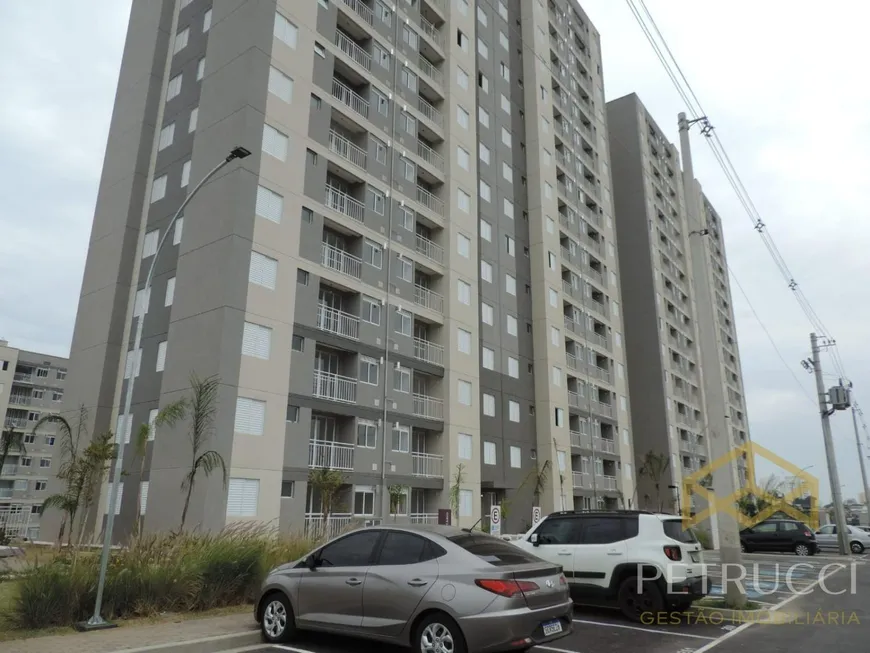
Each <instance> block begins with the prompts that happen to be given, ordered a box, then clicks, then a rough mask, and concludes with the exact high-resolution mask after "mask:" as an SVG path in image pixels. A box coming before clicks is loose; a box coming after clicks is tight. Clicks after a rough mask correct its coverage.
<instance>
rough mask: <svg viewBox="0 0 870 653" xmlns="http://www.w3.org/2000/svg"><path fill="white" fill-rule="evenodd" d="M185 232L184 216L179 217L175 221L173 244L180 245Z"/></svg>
mask: <svg viewBox="0 0 870 653" xmlns="http://www.w3.org/2000/svg"><path fill="white" fill-rule="evenodd" d="M183 232H184V217H180V218H178V220H176V221H175V230H174V231H173V232H172V244H173V245H180V244H181V236H182V233H183Z"/></svg>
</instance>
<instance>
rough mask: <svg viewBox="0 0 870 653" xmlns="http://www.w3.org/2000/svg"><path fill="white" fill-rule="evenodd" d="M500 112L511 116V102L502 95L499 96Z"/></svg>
mask: <svg viewBox="0 0 870 653" xmlns="http://www.w3.org/2000/svg"><path fill="white" fill-rule="evenodd" d="M501 110H502V111H504V112H505V113H506V114H508V115H511V101H510V100H508V99H507V96H506V95H504V94H502V96H501Z"/></svg>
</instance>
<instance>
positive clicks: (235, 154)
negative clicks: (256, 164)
mask: <svg viewBox="0 0 870 653" xmlns="http://www.w3.org/2000/svg"><path fill="white" fill-rule="evenodd" d="M250 155H251V150H249V149H247V148H244V147H242V146H241V145H237V146H236V147H234V148H233V149H232V150H230V153H229V156H227V161H232V160H233V159H244V158H245V157H247V156H250Z"/></svg>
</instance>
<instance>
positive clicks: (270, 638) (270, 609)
mask: <svg viewBox="0 0 870 653" xmlns="http://www.w3.org/2000/svg"><path fill="white" fill-rule="evenodd" d="M261 610H262V612H261V613H260V632H261V633H262V634H263V639H264V640H265V641H267V642H269V643H270V644H279V643H284V642H289V641H290V640H291V639H293V636H294V635H295V634H296V621H295V619H294V617H293V608H292V607H291V606H290V601H289V599H288V598H287V597H286V596H285V595H284V594H282V593H281V592H274V593H272V594H269V595H268V596H267V597H266V598H265V599H263V604H262V608H261Z"/></svg>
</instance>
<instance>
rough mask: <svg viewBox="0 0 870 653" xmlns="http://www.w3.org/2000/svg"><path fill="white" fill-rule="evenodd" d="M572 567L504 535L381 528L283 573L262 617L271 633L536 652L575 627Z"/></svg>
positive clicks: (265, 590) (442, 652)
mask: <svg viewBox="0 0 870 653" xmlns="http://www.w3.org/2000/svg"><path fill="white" fill-rule="evenodd" d="M572 616H573V604H572V602H571V598H570V596H569V591H568V583H567V581H566V579H565V576H564V574H563V573H562V568H561V567H560V566H557V565H553V564H551V563H548V562H544V561H543V560H541V559H540V558H537V557H535V556H534V555H532V554H530V553H527V552H525V551H522V550H521V549H519V548H518V547H515V546H513V545H512V544H510V543H508V542H504V541H502V540H500V539H498V538H495V537H491V536H489V535H485V534H483V533H478V532H469V531H467V530H460V529H457V528H452V527H449V526H378V527H370V528H363V529H360V530H356V531H353V532H351V533H348V534H346V535H343V536H341V537H338V538H336V539H334V540H332V541H330V542H328V543H327V544H325V545H324V546H322V547H320V548H318V549H315V550H314V551H312V552H311V553H309V554H308V555H307V556H305V557H304V558H302V559H301V560H297V561H294V562H289V563H287V564H284V565H281V566H280V567H278V568H276V569H273V570H272V571H271V572H270V573H269V575H268V577H267V578H266V580H265V581H264V582H263V585H262V588H261V591H260V596H259V599H258V601H257V604H256V606H255V617H256V619H257V622H258V623H259V624H260V626H261V630H262V634H263V639H264V640H265V641H267V642H270V643H278V642H281V643H286V642H289V641H292V639H293V637H294V636H295V635H296V633H297V631H298V630H300V629H310V630H318V631H324V632H331V633H335V634H341V635H351V636H356V637H364V638H367V639H373V640H379V641H382V642H387V643H392V644H399V645H403V646H411V648H412V649H413V650H414V651H418V652H419V653H424V652H425V653H468V652H469V651H474V653H499V652H501V651H526V650H528V649H529V648H531V647H532V646H535V645H537V644H543V643H546V642H551V641H553V640H556V639H559V638H561V637H565V636H566V635H568V634H570V633H571V630H572V622H571V619H572Z"/></svg>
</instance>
